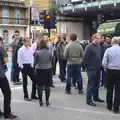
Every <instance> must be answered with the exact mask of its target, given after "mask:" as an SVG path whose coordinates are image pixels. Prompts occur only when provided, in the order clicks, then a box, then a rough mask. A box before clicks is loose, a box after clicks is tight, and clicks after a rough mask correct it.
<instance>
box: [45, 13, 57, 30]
mask: <svg viewBox="0 0 120 120" xmlns="http://www.w3.org/2000/svg"><path fill="white" fill-rule="evenodd" d="M44 28H45V29H54V28H55V14H54V13H53V12H50V11H49V12H45V14H44Z"/></svg>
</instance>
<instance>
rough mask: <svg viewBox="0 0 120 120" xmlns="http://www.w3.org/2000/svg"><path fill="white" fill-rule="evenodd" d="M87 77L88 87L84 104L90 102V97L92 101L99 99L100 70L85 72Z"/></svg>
mask: <svg viewBox="0 0 120 120" xmlns="http://www.w3.org/2000/svg"><path fill="white" fill-rule="evenodd" d="M87 75H88V85H87V98H86V99H87V100H86V102H91V101H92V97H93V99H94V100H96V99H99V84H100V69H99V68H98V69H95V70H87Z"/></svg>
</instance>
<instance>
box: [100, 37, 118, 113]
mask: <svg viewBox="0 0 120 120" xmlns="http://www.w3.org/2000/svg"><path fill="white" fill-rule="evenodd" d="M119 43H120V41H119V39H118V38H117V37H114V38H113V39H112V47H110V48H108V49H107V50H106V51H105V54H104V57H103V61H102V65H103V67H104V70H105V71H107V74H108V85H107V108H108V109H109V110H112V107H113V108H114V113H118V112H119V106H120V62H119V61H120V46H119ZM113 90H115V94H114V95H113ZM113 96H114V103H113Z"/></svg>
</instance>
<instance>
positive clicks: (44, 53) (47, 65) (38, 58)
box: [35, 39, 52, 106]
mask: <svg viewBox="0 0 120 120" xmlns="http://www.w3.org/2000/svg"><path fill="white" fill-rule="evenodd" d="M37 46H38V47H39V48H40V49H39V50H38V51H36V52H35V69H36V72H35V75H36V80H37V85H38V96H39V103H40V106H42V105H43V104H44V103H43V101H42V93H43V87H44V88H45V97H46V105H47V106H48V105H50V103H49V97H50V83H51V80H52V54H51V52H50V51H49V49H48V48H47V45H46V42H45V41H44V40H43V39H42V40H41V41H40V42H39V43H38V45H37Z"/></svg>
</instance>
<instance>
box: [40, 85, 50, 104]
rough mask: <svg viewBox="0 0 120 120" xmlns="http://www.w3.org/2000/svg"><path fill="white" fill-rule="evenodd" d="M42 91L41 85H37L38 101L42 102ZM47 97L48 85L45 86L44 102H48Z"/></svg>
mask: <svg viewBox="0 0 120 120" xmlns="http://www.w3.org/2000/svg"><path fill="white" fill-rule="evenodd" d="M42 93H43V86H41V85H38V96H39V101H40V102H42ZM49 97H50V86H45V98H46V102H49Z"/></svg>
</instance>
